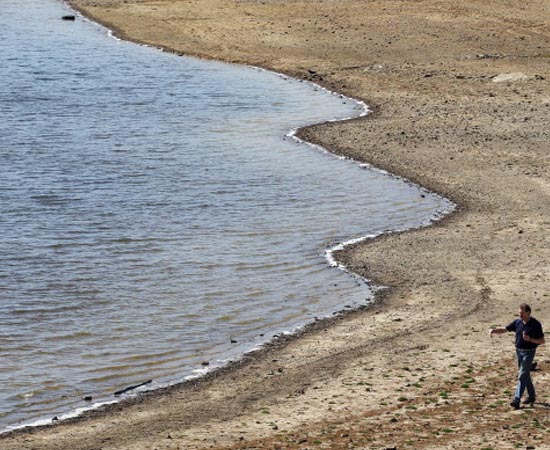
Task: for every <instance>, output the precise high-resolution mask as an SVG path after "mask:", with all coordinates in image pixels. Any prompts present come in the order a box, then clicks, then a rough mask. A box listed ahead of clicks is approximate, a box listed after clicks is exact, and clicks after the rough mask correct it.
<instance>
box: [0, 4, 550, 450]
mask: <svg viewBox="0 0 550 450" xmlns="http://www.w3.org/2000/svg"><path fill="white" fill-rule="evenodd" d="M71 3H72V4H74V5H75V6H76V7H78V8H79V9H80V10H81V11H83V12H84V13H85V14H87V15H89V16H91V17H93V18H94V19H96V20H98V21H100V22H103V23H105V24H106V25H108V26H110V27H112V28H113V29H115V30H116V32H117V33H118V35H120V36H121V37H124V38H127V39H131V40H134V41H138V42H146V43H150V44H153V45H157V46H159V47H164V48H167V49H171V50H173V51H176V52H181V53H183V54H190V55H197V56H201V57H206V58H215V59H221V60H226V61H233V62H243V63H249V64H253V65H258V66H262V67H266V68H270V69H274V70H277V71H280V72H284V73H286V74H289V75H293V76H296V77H301V78H304V79H311V80H313V81H315V82H317V83H319V84H321V85H323V86H326V87H328V88H330V89H333V90H337V91H339V92H342V93H345V94H346V95H350V96H353V97H356V98H360V99H362V100H365V101H366V102H367V103H368V104H369V105H370V106H371V108H372V109H373V110H374V113H373V114H371V115H369V116H368V117H367V118H365V119H360V120H352V121H349V122H346V123H332V124H325V125H321V126H315V127H311V128H309V129H306V130H303V131H302V133H301V135H302V137H305V138H306V139H308V140H310V141H313V142H316V143H319V144H321V145H323V146H325V147H327V148H329V149H331V150H332V151H334V152H336V153H339V154H343V155H348V156H351V157H353V158H356V159H358V160H361V161H367V162H369V163H372V164H373V165H375V166H377V167H380V168H383V169H387V170H389V171H390V172H393V173H395V174H398V175H401V176H404V177H406V178H408V179H410V180H412V181H414V182H417V183H419V184H421V185H423V186H426V187H428V188H430V189H433V190H434V191H436V192H438V193H441V194H443V195H445V196H447V197H448V198H450V199H452V200H453V201H455V202H456V203H457V204H458V205H459V209H458V210H457V212H456V213H455V214H453V215H452V216H450V217H448V218H447V219H445V220H444V221H443V222H440V223H439V224H438V225H436V226H433V227H430V228H428V229H423V230H420V231H412V232H406V233H402V234H396V235H389V236H385V237H382V238H379V239H376V240H374V241H370V242H366V243H362V244H360V245H357V246H356V247H354V248H349V249H347V250H346V251H345V252H342V253H341V254H340V255H339V258H340V259H341V260H342V261H345V262H346V263H347V264H348V265H349V267H350V268H351V269H352V270H354V271H356V272H358V273H360V274H361V275H364V276H366V277H368V278H370V279H373V280H375V282H376V283H378V284H382V285H385V286H389V287H390V289H388V290H386V291H384V293H383V295H380V296H379V298H378V302H377V303H376V305H375V306H374V307H373V308H372V309H370V310H363V311H357V312H355V313H352V314H349V315H347V316H346V317H344V318H340V319H338V320H335V321H334V322H332V323H320V324H317V326H316V327H312V329H311V330H309V331H308V332H306V333H304V334H303V335H302V336H300V337H299V338H296V339H290V340H288V341H281V342H279V343H276V344H275V345H273V346H271V347H269V348H267V349H265V350H264V351H263V352H261V353H260V354H258V355H257V356H256V357H254V358H250V359H248V360H245V361H243V362H242V363H241V364H238V365H235V366H234V367H232V368H230V369H229V370H226V371H222V372H220V373H218V374H216V375H215V376H212V377H209V378H206V379H204V380H202V381H201V382H197V383H194V384H190V385H187V386H184V387H181V388H176V389H171V390H168V391H167V392H165V393H163V394H158V395H151V396H147V397H145V398H143V399H141V400H140V401H137V402H135V403H133V404H128V405H122V406H117V407H114V408H111V409H109V410H108V411H106V412H101V413H98V414H92V415H90V417H88V418H85V419H83V420H79V421H75V422H74V423H68V424H60V425H58V426H54V427H48V428H45V429H35V430H31V431H28V432H20V433H14V434H12V435H8V436H5V437H3V438H2V439H0V448H1V449H10V450H11V449H14V450H15V449H17V450H23V449H56V450H61V449H67V450H69V449H70V450H77V449H90V450H91V449H105V450H107V449H136V450H138V449H139V450H141V449H143V450H145V449H147V450H153V449H159V450H161V449H170V450H175V449H195V448H247V449H252V448H270V449H279V448H281V449H282V448H290V449H306V448H307V449H311V448H332V449H341V448H342V449H343V448H346V449H348V448H368V449H371V448H373V449H374V448H394V447H395V448H399V449H401V448H418V449H435V448H448V449H451V448H453V449H454V448H464V449H483V448H485V449H489V448H492V449H497V448H498V449H509V448H510V449H511V448H537V449H541V448H550V433H549V430H550V384H549V381H550V356H549V354H548V350H547V349H546V348H545V347H544V346H543V347H541V348H540V349H539V354H538V360H539V363H540V364H539V365H540V368H541V370H540V371H537V372H535V373H534V379H535V384H536V386H537V387H538V399H539V403H537V404H536V405H534V406H533V407H527V408H523V409H521V410H520V411H511V409H510V407H509V406H508V402H509V400H510V397H511V395H512V391H513V388H514V385H515V361H514V358H513V356H514V355H513V340H512V336H509V335H506V336H496V337H493V339H491V340H490V339H489V337H488V333H487V331H488V329H489V327H490V326H491V325H501V324H506V323H508V322H509V321H510V320H511V319H512V318H513V316H514V314H515V312H516V309H517V305H518V304H519V303H520V302H522V301H527V302H529V303H531V304H532V306H533V307H534V316H535V317H537V318H539V319H540V320H541V321H542V322H543V324H546V326H547V327H550V304H549V300H550V297H549V295H550V290H549V286H550V285H549V272H550V265H549V261H550V232H549V230H550V214H549V208H550V206H549V205H550V173H549V167H550V126H549V123H550V85H549V80H550V70H549V69H550V4H549V3H548V1H547V0H533V1H529V2H525V1H517V0H510V1H506V2H503V1H500V0H484V1H478V0H475V1H474V0H463V1H460V2H450V1H437V0H425V1H422V0H416V1H413V0H409V1H399V0H370V1H367V0H340V1H338V0H324V1H323V0H311V1H298V0H296V1H290V0H261V1H260V0H241V1H238V0H232V1H230V0H179V1H178V0H157V1H149V0H93V1H92V0H72V2H71Z"/></svg>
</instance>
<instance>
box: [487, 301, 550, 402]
mask: <svg viewBox="0 0 550 450" xmlns="http://www.w3.org/2000/svg"><path fill="white" fill-rule="evenodd" d="M518 316H519V318H518V319H516V320H514V321H513V322H512V323H510V324H509V325H508V326H506V327H501V328H495V329H493V330H491V331H490V333H489V336H491V337H492V336H493V334H502V333H506V332H507V331H515V333H516V355H517V358H518V368H519V372H518V384H517V387H516V394H515V396H514V399H513V400H512V402H511V403H510V406H511V407H513V408H514V409H519V403H520V400H521V396H522V395H523V393H524V392H525V389H527V399H526V400H525V401H524V402H523V403H524V404H530V403H535V398H536V395H535V387H534V386H533V382H532V381H531V366H532V364H533V359H534V358H535V352H536V351H537V346H539V345H542V344H544V343H545V340H544V332H543V331H542V325H541V324H540V322H539V321H538V320H537V319H535V318H534V317H531V307H530V306H529V305H528V304H526V303H522V304H521V305H519V311H518Z"/></svg>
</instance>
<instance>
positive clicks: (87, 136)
mask: <svg viewBox="0 0 550 450" xmlns="http://www.w3.org/2000/svg"><path fill="white" fill-rule="evenodd" d="M67 13H70V11H69V10H67V9H66V7H64V6H63V5H62V4H61V3H58V2H53V1H50V0H3V1H2V2H1V4H0V39H1V41H2V51H1V52H0V78H1V80H2V82H1V83H0V116H1V119H2V120H0V143H1V145H0V158H1V164H0V188H1V189H0V244H1V249H2V251H1V252H0V358H1V365H0V429H6V427H10V426H17V425H19V424H22V423H30V422H33V421H37V420H39V419H40V420H41V419H45V418H51V417H52V416H54V415H57V416H62V414H64V413H67V412H70V411H74V410H75V409H76V408H80V407H86V406H87V405H88V406H89V403H86V402H85V401H84V400H83V397H85V396H93V399H94V401H109V400H112V399H113V392H114V391H116V390H118V389H121V388H124V387H126V386H129V385H132V384H136V383H139V382H142V381H145V380H148V379H152V380H153V383H152V384H151V385H149V387H153V388H154V387H156V386H159V385H162V384H164V383H171V382H175V381H178V380H182V379H184V378H185V377H187V376H189V375H192V374H193V373H196V372H197V371H198V370H200V369H201V367H202V362H204V361H209V362H210V367H212V366H216V365H219V364H222V363H223V362H225V361H227V360H229V359H232V358H236V357H238V355H239V354H242V352H243V351H246V350H248V349H251V348H253V347H254V346H255V345H258V344H259V343H261V342H265V341H266V340H268V339H270V338H271V337H272V336H273V334H274V333H278V332H282V331H286V330H292V329H294V328H295V327H297V326H299V325H301V324H303V323H305V322H308V321H311V320H312V319H313V318H314V317H320V316H324V315H329V314H331V313H332V312H334V311H337V310H341V309H342V308H344V307H346V306H348V307H349V306H353V305H355V306H357V305H361V304H364V303H365V302H366V301H367V298H368V297H369V290H368V287H367V286H366V285H365V283H363V282H362V281H361V280H358V279H357V278H354V277H353V276H350V275H348V274H346V273H344V272H342V271H341V270H338V269H334V268H329V266H328V264H327V261H326V259H325V257H324V252H325V250H326V249H327V248H328V247H330V246H333V245H336V244H338V243H341V242H343V241H346V240H348V239H351V238H354V237H359V236H363V235H366V234H370V233H376V232H381V231H383V230H388V229H398V228H399V229H402V228H404V227H410V226H415V225H419V224H420V223H421V222H423V221H424V222H425V221H427V220H428V219H429V218H430V217H433V215H434V213H436V211H437V210H442V209H445V208H447V207H448V206H449V205H448V204H446V202H445V201H444V200H442V199H440V198H437V197H434V196H432V195H429V194H427V193H424V192H421V191H419V190H418V189H416V188H414V187H411V186H409V185H407V184H406V183H404V182H402V181H400V180H397V179H394V178H391V177H389V176H386V175H383V174H381V173H379V172H376V171H371V170H367V169H365V168H361V167H360V166H359V165H357V164H354V163H352V162H349V161H343V160H339V159H337V158H335V157H333V156H331V155H329V154H326V153H323V152H321V151H319V150H316V149H314V148H311V147H309V146H307V145H303V144H298V143H296V142H294V141H293V140H292V139H289V138H285V134H286V133H288V131H289V130H290V129H291V128H293V127H296V126H299V125H304V124H308V123H315V122H320V121H324V120H328V119H335V118H343V117H348V116H354V115H358V114H360V113H361V111H362V108H361V105H358V104H356V103H354V102H351V101H349V100H346V99H342V98H340V97H339V96H337V95H331V94H329V93H327V92H324V91H322V90H319V89H315V87H314V86H311V85H309V84H306V83H300V82H297V81H294V80H288V79H286V78H285V77H282V76H279V75H276V74H272V73H267V72H263V71H260V70H256V69H253V68H243V67H237V66H232V65H225V64H219V63H212V62H205V61H198V60H194V59H186V58H181V57H177V56H174V55H170V54H165V53H162V52H159V51H157V50H154V49H151V48H147V47H142V46H137V45H134V44H129V43H125V42H120V41H117V40H115V39H113V38H111V37H109V36H108V34H107V33H106V32H105V30H103V29H101V28H99V27H97V26H96V25H94V24H91V23H89V22H86V21H84V20H83V19H81V18H78V19H77V21H76V22H66V21H62V20H60V17H61V16H62V15H63V14H67Z"/></svg>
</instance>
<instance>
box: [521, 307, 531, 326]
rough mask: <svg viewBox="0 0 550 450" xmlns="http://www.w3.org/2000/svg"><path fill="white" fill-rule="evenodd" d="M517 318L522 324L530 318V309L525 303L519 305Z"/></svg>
mask: <svg viewBox="0 0 550 450" xmlns="http://www.w3.org/2000/svg"><path fill="white" fill-rule="evenodd" d="M518 316H519V318H520V319H521V320H523V321H524V322H527V321H528V320H529V318H530V317H531V307H530V306H529V305H528V304H527V303H522V304H521V305H519V311H518Z"/></svg>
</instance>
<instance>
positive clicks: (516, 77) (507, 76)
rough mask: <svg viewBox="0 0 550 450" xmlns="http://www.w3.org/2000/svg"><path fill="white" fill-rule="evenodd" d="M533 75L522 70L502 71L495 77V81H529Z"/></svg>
mask: <svg viewBox="0 0 550 450" xmlns="http://www.w3.org/2000/svg"><path fill="white" fill-rule="evenodd" d="M532 78H533V77H532V76H529V75H526V74H524V73H521V72H512V73H501V74H500V75H497V76H496V77H493V83H514V82H516V81H527V80H531V79H532Z"/></svg>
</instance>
